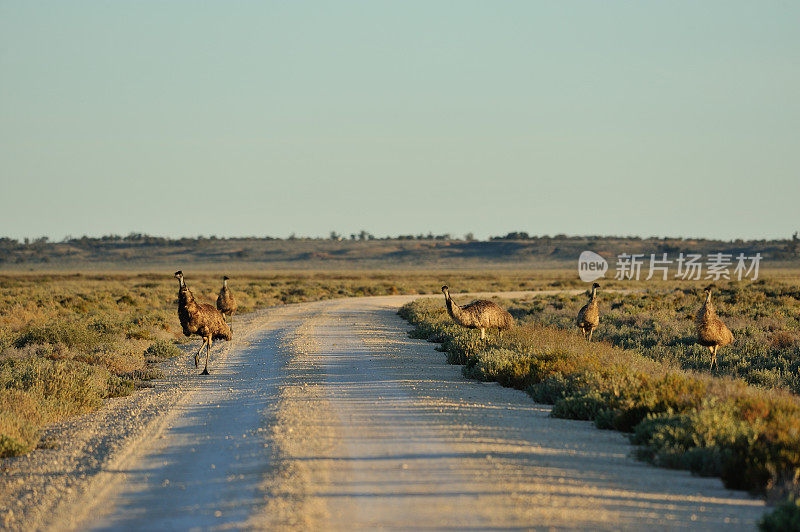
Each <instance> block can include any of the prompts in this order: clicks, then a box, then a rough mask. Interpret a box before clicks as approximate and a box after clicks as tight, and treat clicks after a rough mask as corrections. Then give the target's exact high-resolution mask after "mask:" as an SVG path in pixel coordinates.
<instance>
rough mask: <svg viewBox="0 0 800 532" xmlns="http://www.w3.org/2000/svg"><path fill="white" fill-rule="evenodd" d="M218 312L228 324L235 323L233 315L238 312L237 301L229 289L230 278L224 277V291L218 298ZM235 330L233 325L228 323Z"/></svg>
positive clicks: (220, 292) (221, 291)
mask: <svg viewBox="0 0 800 532" xmlns="http://www.w3.org/2000/svg"><path fill="white" fill-rule="evenodd" d="M217 310H219V311H220V312H222V317H223V318H224V319H225V321H226V322H233V313H234V312H236V300H235V299H234V298H233V294H232V293H231V291H230V289H229V288H228V276H227V275H224V276H223V277H222V290H220V291H219V296H218V297H217ZM228 324H229V325H230V326H231V330H233V323H228Z"/></svg>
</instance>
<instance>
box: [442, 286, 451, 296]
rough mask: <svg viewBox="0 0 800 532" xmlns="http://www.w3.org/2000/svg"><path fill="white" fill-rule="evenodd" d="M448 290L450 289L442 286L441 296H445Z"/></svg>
mask: <svg viewBox="0 0 800 532" xmlns="http://www.w3.org/2000/svg"><path fill="white" fill-rule="evenodd" d="M448 290H450V289H449V288H448V287H447V285H444V286H443V287H442V293H443V294H446V293H447V291H448Z"/></svg>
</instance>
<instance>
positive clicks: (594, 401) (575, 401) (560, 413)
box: [552, 392, 605, 420]
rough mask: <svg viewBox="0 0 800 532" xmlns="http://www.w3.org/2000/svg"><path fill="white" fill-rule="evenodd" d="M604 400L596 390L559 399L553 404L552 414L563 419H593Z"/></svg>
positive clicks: (601, 407)
mask: <svg viewBox="0 0 800 532" xmlns="http://www.w3.org/2000/svg"><path fill="white" fill-rule="evenodd" d="M604 406H605V401H603V398H602V397H600V394H598V393H597V392H590V393H588V394H586V395H575V396H571V397H564V398H563V399H559V400H558V401H556V402H555V404H554V405H553V410H552V416H553V417H560V418H564V419H585V420H593V419H595V418H596V417H597V415H598V414H599V413H600V412H601V411H602V410H603V408H604Z"/></svg>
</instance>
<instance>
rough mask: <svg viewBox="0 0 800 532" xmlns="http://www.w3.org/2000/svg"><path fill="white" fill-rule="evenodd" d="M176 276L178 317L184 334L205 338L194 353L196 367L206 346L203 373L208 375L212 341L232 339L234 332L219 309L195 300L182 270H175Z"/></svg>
mask: <svg viewBox="0 0 800 532" xmlns="http://www.w3.org/2000/svg"><path fill="white" fill-rule="evenodd" d="M175 278H176V279H177V280H178V318H179V319H180V320H181V327H182V328H183V334H184V335H186V336H188V337H191V336H200V337H201V338H202V339H203V345H201V346H200V349H198V350H197V353H195V355H194V367H198V366H199V357H200V353H201V352H202V351H203V348H204V347H205V348H206V367H205V368H204V369H203V372H202V373H201V375H208V357H209V352H210V351H211V343H212V341H213V340H231V338H233V333H232V332H231V328H230V327H229V326H228V324H227V323H225V318H223V317H222V314H220V312H219V311H218V310H217V309H215V308H214V307H212V306H211V305H209V304H207V303H198V302H197V301H195V299H194V295H193V294H192V292H191V290H189V288H188V287H187V286H186V282H185V281H184V280H183V272H182V271H180V270H178V271H177V272H175Z"/></svg>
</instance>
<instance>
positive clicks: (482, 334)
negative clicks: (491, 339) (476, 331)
mask: <svg viewBox="0 0 800 532" xmlns="http://www.w3.org/2000/svg"><path fill="white" fill-rule="evenodd" d="M485 339H486V330H485V329H484V328H483V327H481V340H485Z"/></svg>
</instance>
